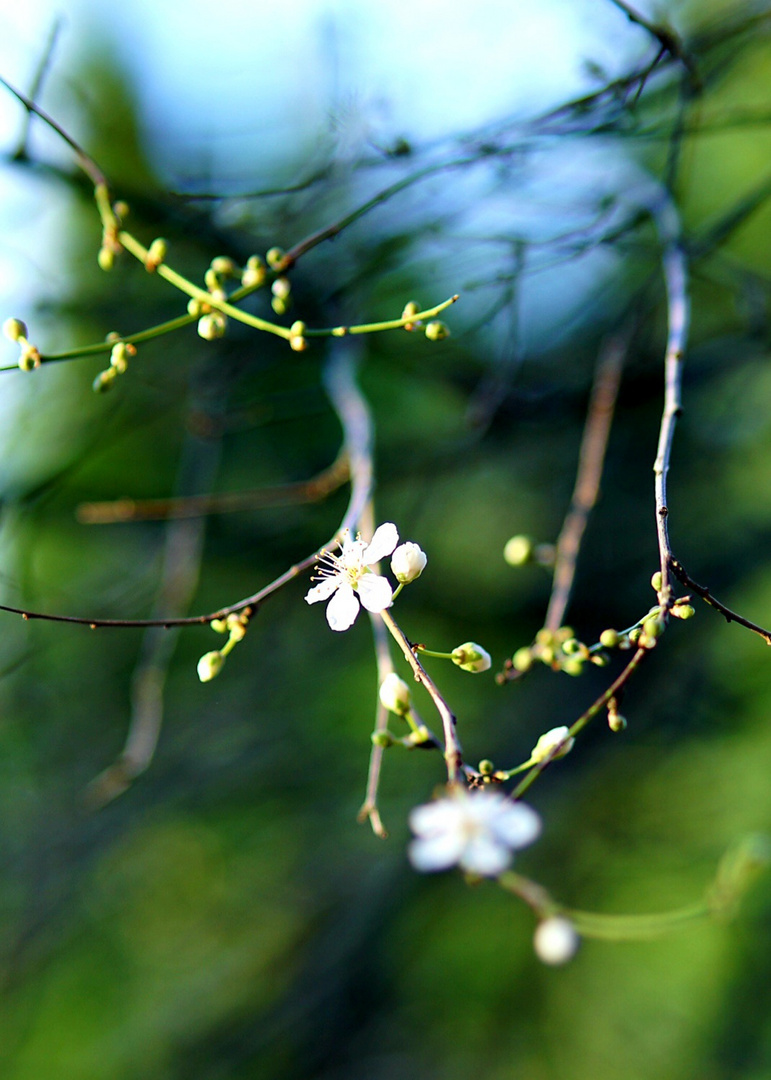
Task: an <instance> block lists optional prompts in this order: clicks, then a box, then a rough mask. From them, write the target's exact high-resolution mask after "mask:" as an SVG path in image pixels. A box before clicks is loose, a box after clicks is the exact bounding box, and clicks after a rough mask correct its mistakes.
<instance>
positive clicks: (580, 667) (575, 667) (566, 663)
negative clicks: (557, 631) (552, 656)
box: [562, 656, 584, 675]
mask: <svg viewBox="0 0 771 1080" xmlns="http://www.w3.org/2000/svg"><path fill="white" fill-rule="evenodd" d="M562 670H563V671H564V672H565V674H566V675H583V673H584V660H583V659H582V658H581V657H580V656H571V657H569V658H568V659H567V660H563V661H562Z"/></svg>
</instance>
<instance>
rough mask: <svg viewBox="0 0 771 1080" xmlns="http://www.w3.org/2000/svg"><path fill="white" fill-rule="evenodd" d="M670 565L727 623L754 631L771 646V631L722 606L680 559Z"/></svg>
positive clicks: (689, 587) (678, 576)
mask: <svg viewBox="0 0 771 1080" xmlns="http://www.w3.org/2000/svg"><path fill="white" fill-rule="evenodd" d="M669 565H670V566H671V567H672V573H673V574H674V575H675V577H676V578H678V579H679V580H680V581H681V582H682V583H683V585H685V587H686V588H687V589H690V590H691V591H692V592H695V593H696V594H697V596H700V597H701V598H702V600H704V602H705V603H707V604H709V605H710V607H713V608H714V609H715V611H719V612H720V614H721V615H722V616H723V617H724V618H725V620H726V622H729V623H731V622H735V623H738V624H739V626H745V627H746V628H747V629H748V630H752V632H753V633H755V634H758V635H759V636H760V637H762V638H763V640H764V641H765V643H766V645H771V630H766V629H764V627H762V626H758V624H757V623H754V622H750V620H749V619H745V618H744V616H743V615H737V613H736V612H735V611H732V610H731V609H730V608H729V607H726V606H725V604H721V603H720V601H719V600H716V599H715V597H714V596H713V595H712V593H711V592H710V591H709V589H708V588H707V587H706V586H705V585H699V583H698V581H694V580H693V578H692V577H691V575H690V574H688V573H686V571H685V567H684V566H683V564H682V563H681V562H679V560H678V559H675V558H674V557H673V558H671V559H670V560H669Z"/></svg>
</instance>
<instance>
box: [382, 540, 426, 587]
mask: <svg viewBox="0 0 771 1080" xmlns="http://www.w3.org/2000/svg"><path fill="white" fill-rule="evenodd" d="M427 562H428V558H427V557H426V553H425V551H423V549H422V548H421V546H420V545H419V544H415V543H413V542H412V541H411V540H408V541H407V543H406V544H399V546H398V548H397V549H396V551H395V552H394V553H393V555H392V557H391V573H392V574H393V575H394V577H395V578H396V580H397V581H398V582H401V584H402V585H409V583H410V582H411V581H414V580H415V579H416V578H419V577H420V575H421V574H422V573H423V571H424V570H425V568H426V563H427Z"/></svg>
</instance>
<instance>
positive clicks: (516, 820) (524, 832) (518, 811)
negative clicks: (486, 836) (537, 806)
mask: <svg viewBox="0 0 771 1080" xmlns="http://www.w3.org/2000/svg"><path fill="white" fill-rule="evenodd" d="M490 827H491V829H492V831H493V832H494V833H495V835H496V837H498V838H499V839H500V840H501V842H502V843H504V844H506V845H507V846H508V847H510V848H523V847H527V845H528V844H532V842H533V841H534V840H535V839H536V838H537V837H538V835H539V833H540V832H541V819H540V818H539V817H538V814H536V812H535V810H533V809H532V808H531V807H529V806H526V805H525V804H524V803H512V804H511V805H510V806H507V807H503V808H502V809H501V811H500V813H499V814H498V815H497V817H496V819H495V821H491V822H490Z"/></svg>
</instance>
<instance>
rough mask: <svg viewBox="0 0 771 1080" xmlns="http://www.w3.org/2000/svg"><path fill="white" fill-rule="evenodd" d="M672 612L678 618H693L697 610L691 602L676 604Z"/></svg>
mask: <svg viewBox="0 0 771 1080" xmlns="http://www.w3.org/2000/svg"><path fill="white" fill-rule="evenodd" d="M672 614H673V615H674V617H675V618H676V619H692V618H693V617H694V615H695V614H696V612H695V611H694V609H693V608H692V607H691V605H690V604H677V603H676V604H675V606H674V607H673V608H672Z"/></svg>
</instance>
